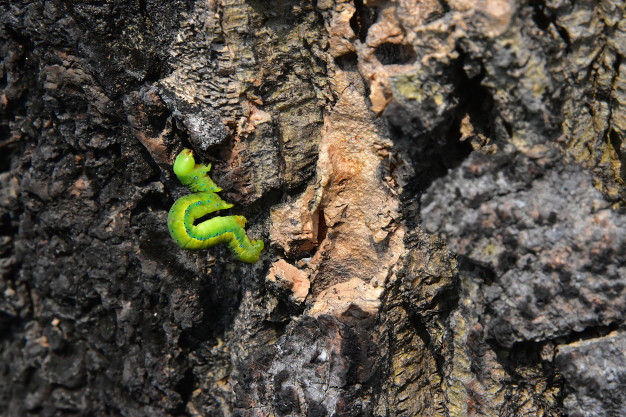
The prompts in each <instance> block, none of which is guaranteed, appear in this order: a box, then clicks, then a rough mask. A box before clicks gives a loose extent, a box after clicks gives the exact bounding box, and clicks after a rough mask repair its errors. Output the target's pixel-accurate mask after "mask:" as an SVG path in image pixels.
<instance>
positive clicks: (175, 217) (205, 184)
mask: <svg viewBox="0 0 626 417" xmlns="http://www.w3.org/2000/svg"><path fill="white" fill-rule="evenodd" d="M210 169H211V164H209V165H196V162H195V160H194V158H193V154H192V152H191V150H189V149H184V150H183V151H182V152H181V153H179V154H178V156H177V157H176V161H174V173H175V174H176V176H177V177H178V179H179V180H180V182H181V183H182V184H183V185H185V186H187V187H188V188H189V189H190V190H191V191H195V193H194V194H189V195H186V196H183V197H181V198H179V199H178V200H176V202H175V203H174V205H173V206H172V208H171V209H170V212H169V214H168V216H167V227H168V229H169V231H170V235H171V236H172V239H174V241H175V242H176V243H177V244H178V246H180V247H181V248H183V249H191V250H201V249H206V248H210V247H211V246H215V245H218V244H220V243H226V244H228V246H229V247H230V249H231V251H232V252H233V253H234V254H235V256H236V257H237V259H239V260H241V261H244V262H249V263H254V262H256V261H257V260H258V259H259V254H260V253H261V250H262V249H263V247H264V245H263V242H262V241H261V240H253V241H250V239H249V238H248V235H247V234H246V230H245V226H246V218H245V217H243V216H222V217H213V218H211V219H209V220H205V221H203V222H202V223H200V224H197V225H195V224H194V222H195V220H196V219H199V218H201V217H203V216H206V215H207V214H210V213H213V212H215V211H218V210H224V209H227V208H231V207H232V206H233V205H232V204H230V203H227V202H226V201H224V200H222V199H221V198H220V196H218V195H217V193H218V192H219V191H222V189H221V188H219V187H218V186H217V185H216V184H215V183H214V182H213V180H212V179H211V178H210V177H209V174H208V173H209V170H210Z"/></svg>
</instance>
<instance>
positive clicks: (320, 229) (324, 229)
mask: <svg viewBox="0 0 626 417" xmlns="http://www.w3.org/2000/svg"><path fill="white" fill-rule="evenodd" d="M317 214H318V216H319V217H318V220H317V244H318V245H319V244H320V243H322V242H323V241H324V239H326V234H327V233H328V226H327V225H326V219H325V218H324V210H323V209H319V210H318V212H317Z"/></svg>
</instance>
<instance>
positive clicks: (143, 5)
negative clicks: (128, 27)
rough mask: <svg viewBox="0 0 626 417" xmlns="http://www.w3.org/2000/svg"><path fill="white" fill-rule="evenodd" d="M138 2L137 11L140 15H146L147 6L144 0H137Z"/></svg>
mask: <svg viewBox="0 0 626 417" xmlns="http://www.w3.org/2000/svg"><path fill="white" fill-rule="evenodd" d="M138 2H139V13H141V15H142V16H147V15H148V8H147V7H146V0H138Z"/></svg>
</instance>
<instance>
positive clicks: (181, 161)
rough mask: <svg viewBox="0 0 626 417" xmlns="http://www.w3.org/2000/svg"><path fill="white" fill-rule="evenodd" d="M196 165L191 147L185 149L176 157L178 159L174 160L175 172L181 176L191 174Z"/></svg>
mask: <svg viewBox="0 0 626 417" xmlns="http://www.w3.org/2000/svg"><path fill="white" fill-rule="evenodd" d="M195 166H196V161H195V160H194V159H193V152H192V151H191V149H183V151H182V152H181V153H179V154H178V156H177V157H176V161H174V173H175V174H176V175H177V176H179V177H181V176H185V175H189V173H190V172H191V171H192V170H193V169H194V167H195Z"/></svg>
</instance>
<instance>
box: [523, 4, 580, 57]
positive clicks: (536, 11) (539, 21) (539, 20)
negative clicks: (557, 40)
mask: <svg viewBox="0 0 626 417" xmlns="http://www.w3.org/2000/svg"><path fill="white" fill-rule="evenodd" d="M530 6H531V7H532V8H533V15H532V19H533V21H534V22H535V24H536V25H537V27H538V28H539V29H541V30H544V31H545V30H548V28H549V27H550V25H551V24H552V25H554V27H555V28H556V30H557V32H558V33H559V36H560V37H561V38H562V39H563V41H564V42H565V44H566V45H567V51H568V52H569V47H570V45H571V42H570V38H569V35H568V34H567V31H566V30H565V29H563V28H562V27H561V26H559V25H558V24H557V21H556V16H555V15H554V14H552V13H546V2H545V0H531V2H530Z"/></svg>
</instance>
